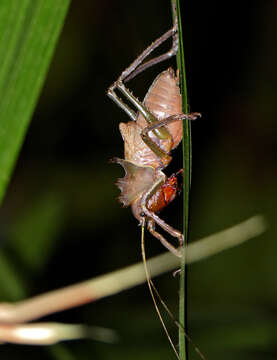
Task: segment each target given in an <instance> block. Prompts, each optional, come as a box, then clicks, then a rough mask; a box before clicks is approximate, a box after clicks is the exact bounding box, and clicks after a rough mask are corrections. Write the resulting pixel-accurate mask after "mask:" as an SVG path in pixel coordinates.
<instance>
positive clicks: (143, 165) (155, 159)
mask: <svg viewBox="0 0 277 360" xmlns="http://www.w3.org/2000/svg"><path fill="white" fill-rule="evenodd" d="M170 37H172V39H173V41H172V47H171V49H170V50H169V51H168V52H167V53H165V54H163V55H160V56H158V57H156V58H154V59H152V60H149V61H148V62H145V63H143V61H144V60H145V58H146V57H147V56H148V55H149V54H150V53H151V52H152V51H153V50H154V49H155V48H157V47H158V46H159V45H160V44H161V43H163V42H164V41H165V40H167V39H169V38H170ZM177 49H178V38H177V25H176V24H175V25H174V27H173V28H172V29H170V30H169V31H168V32H166V33H165V34H164V35H163V36H161V37H160V38H159V39H157V40H156V41H155V42H153V43H152V44H151V45H150V46H149V47H148V48H147V49H146V50H145V51H144V52H143V53H142V54H141V55H140V56H139V57H138V58H137V59H136V60H135V61H134V62H133V63H132V64H131V65H130V66H129V67H128V68H127V69H126V70H125V71H124V72H123V73H122V74H121V76H120V77H119V78H118V80H117V81H116V82H115V83H114V84H112V85H111V86H110V87H109V89H108V96H109V97H110V98H111V99H112V100H113V101H114V102H115V103H116V104H117V105H118V106H119V107H120V108H122V109H123V110H124V111H125V112H126V113H127V114H128V115H129V117H130V118H131V120H132V121H129V122H127V123H120V124H119V129H120V132H121V135H122V137H123V140H124V156H125V159H119V158H114V159H112V162H115V163H118V164H120V165H122V166H123V168H124V170H125V176H124V177H123V178H120V179H118V180H117V183H116V184H117V185H118V187H119V189H120V190H121V195H120V197H119V200H120V202H121V203H122V204H123V206H131V208H132V212H133V214H134V216H135V217H136V218H137V219H138V221H139V222H140V224H142V225H144V224H145V223H147V227H148V230H149V231H150V233H151V234H152V235H153V236H155V237H156V238H157V239H159V240H160V241H161V243H162V244H163V245H164V246H165V247H166V248H167V249H168V250H170V251H171V252H172V253H173V254H175V255H176V256H181V251H180V249H178V248H176V247H175V246H173V245H172V244H170V243H169V242H168V241H167V240H166V239H165V238H164V236H163V235H161V234H160V233H159V232H157V231H156V229H155V224H158V225H159V226H160V227H161V228H162V229H163V230H164V231H166V232H167V233H169V234H170V235H171V236H173V237H175V238H177V239H178V240H179V245H180V246H181V245H182V243H183V235H182V233H181V232H180V231H179V230H176V229H174V228H173V227H172V226H170V225H168V224H167V223H166V222H165V221H164V220H162V219H161V218H160V217H159V216H158V215H157V213H159V212H160V211H161V210H162V209H163V208H164V207H165V206H167V205H168V204H169V203H170V202H171V201H172V200H173V199H174V198H175V196H176V194H177V191H178V184H177V175H176V174H173V175H172V176H170V177H169V178H167V176H166V175H165V174H164V173H163V171H162V170H163V169H164V168H165V167H166V166H167V165H168V164H169V163H170V161H171V159H172V158H171V156H170V152H171V150H172V149H175V148H176V147H177V146H178V144H179V143H180V141H181V140H182V133H183V129H182V121H180V120H184V119H190V120H194V119H196V118H197V117H198V116H200V114H199V113H191V114H183V113H182V100H181V95H180V90H179V78H178V76H176V75H175V72H174V70H173V69H171V68H169V69H167V70H165V71H163V72H162V73H161V74H159V75H158V76H157V78H156V79H155V80H154V82H153V84H152V85H151V86H150V88H149V90H148V92H147V94H146V96H145V98H144V101H143V103H141V102H140V101H139V100H137V99H136V98H135V97H134V96H133V95H132V93H131V92H130V91H129V90H128V89H127V88H126V87H125V85H124V82H126V81H128V80H130V79H131V78H133V77H134V76H136V75H137V74H138V73H140V72H141V71H143V70H145V69H146V68H148V67H150V66H152V65H154V64H157V63H158V62H161V61H163V60H166V59H168V58H170V57H171V56H174V55H175V54H176V52H177ZM116 89H117V90H118V91H120V92H121V93H122V94H123V95H124V96H125V97H126V99H127V100H128V101H129V102H130V103H131V104H132V105H133V106H134V108H136V110H137V112H134V111H133V110H132V109H131V108H130V107H129V106H128V105H127V104H125V103H124V102H123V100H121V99H120V98H119V97H118V96H117V94H116V92H115V90H116Z"/></svg>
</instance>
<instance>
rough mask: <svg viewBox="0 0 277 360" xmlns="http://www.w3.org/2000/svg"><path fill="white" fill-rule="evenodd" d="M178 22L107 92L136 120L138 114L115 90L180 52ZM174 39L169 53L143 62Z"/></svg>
mask: <svg viewBox="0 0 277 360" xmlns="http://www.w3.org/2000/svg"><path fill="white" fill-rule="evenodd" d="M177 29H178V26H177V20H176V22H175V24H174V26H173V27H172V28H171V29H170V30H169V31H167V32H166V33H165V34H163V35H162V36H161V37H159V38H158V39H157V40H155V41H154V42H153V43H152V44H151V45H150V46H148V47H147V48H146V49H145V50H144V51H143V52H142V53H141V55H140V56H138V57H137V58H136V60H135V61H134V62H132V64H131V65H130V66H129V67H128V68H127V69H126V70H124V71H123V72H122V73H121V75H120V77H119V78H118V80H117V81H116V82H115V83H113V84H112V85H111V86H110V87H109V88H108V91H107V95H108V96H109V97H110V98H111V99H112V100H113V101H114V102H115V103H116V104H117V105H118V106H119V107H120V108H121V109H122V110H123V111H125V112H126V113H127V115H128V116H129V117H130V118H131V119H132V120H134V121H135V120H136V114H135V113H134V111H133V110H132V109H130V107H129V106H128V105H127V104H125V103H124V102H123V100H122V99H120V98H119V97H118V96H117V94H116V93H115V89H116V88H118V84H120V83H121V82H127V81H129V80H130V79H132V78H134V77H135V76H136V75H138V74H139V73H141V72H142V71H144V70H146V69H147V68H149V67H151V66H153V65H155V64H158V63H160V62H162V61H164V60H167V59H169V58H170V57H172V56H174V55H176V53H177V50H178V34H177ZM170 37H172V46H171V49H170V50H169V51H167V52H166V53H165V54H162V55H160V56H157V57H155V58H153V59H151V60H149V61H147V62H145V63H144V64H142V63H143V61H144V60H145V59H146V58H147V57H148V56H149V55H150V54H151V52H152V51H153V50H155V49H156V48H157V47H159V46H160V45H161V44H162V43H163V42H165V41H166V40H167V39H169V38H170Z"/></svg>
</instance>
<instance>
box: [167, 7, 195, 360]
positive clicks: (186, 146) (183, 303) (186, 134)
mask: <svg viewBox="0 0 277 360" xmlns="http://www.w3.org/2000/svg"><path fill="white" fill-rule="evenodd" d="M171 4H172V13H173V20H175V17H177V21H178V29H179V31H178V37H179V49H178V53H177V67H178V69H179V71H180V87H181V94H182V105H183V113H188V96H187V84H186V71H185V58H184V49H183V38H182V24H181V12H180V1H179V0H171ZM175 9H176V10H175ZM183 169H184V174H183V192H184V210H183V211H184V219H183V229H184V249H183V250H184V251H183V256H182V258H181V273H180V289H179V322H180V324H182V325H183V327H184V329H185V332H186V333H187V267H186V256H187V251H186V250H187V245H188V238H189V200H190V183H191V126H190V121H189V120H185V121H184V123H183ZM179 356H180V359H182V360H187V359H188V347H187V339H186V337H185V334H184V331H183V329H181V328H179Z"/></svg>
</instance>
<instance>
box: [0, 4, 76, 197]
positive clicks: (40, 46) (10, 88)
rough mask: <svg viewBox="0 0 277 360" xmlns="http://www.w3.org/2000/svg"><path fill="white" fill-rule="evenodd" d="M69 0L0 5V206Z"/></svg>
mask: <svg viewBox="0 0 277 360" xmlns="http://www.w3.org/2000/svg"><path fill="white" fill-rule="evenodd" d="M69 3H70V0H47V1H46V0H1V2H0V201H2V200H3V197H4V194H5V190H6V187H7V185H8V182H9V179H10V176H11V172H12V170H13V167H14V165H15V162H16V158H17V156H18V153H19V151H20V148H21V145H22V142H23V140H24V135H25V133H26V130H27V127H28V124H29V122H30V119H31V116H32V113H33V111H34V108H35V105H36V101H37V99H38V96H39V93H40V90H41V87H42V85H43V80H44V78H45V75H46V72H47V69H48V66H49V63H50V60H51V57H52V55H53V51H54V48H55V45H56V42H57V39H58V35H59V33H60V31H61V28H62V25H63V22H64V18H65V14H66V11H67V9H68V6H69Z"/></svg>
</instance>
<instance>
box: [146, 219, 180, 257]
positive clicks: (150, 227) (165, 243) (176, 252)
mask: <svg viewBox="0 0 277 360" xmlns="http://www.w3.org/2000/svg"><path fill="white" fill-rule="evenodd" d="M147 229H148V231H149V232H150V233H151V234H152V235H153V236H154V237H155V238H157V239H158V240H160V242H161V243H162V244H163V246H164V247H166V248H167V249H168V250H169V251H170V252H172V253H173V254H174V255H176V256H177V257H180V256H181V253H180V251H179V250H178V249H176V248H175V247H174V246H173V245H171V244H170V243H169V242H168V241H167V240H166V239H165V238H164V237H163V236H162V235H161V234H160V233H158V232H157V231H156V230H155V221H154V220H153V219H149V220H148V223H147Z"/></svg>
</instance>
